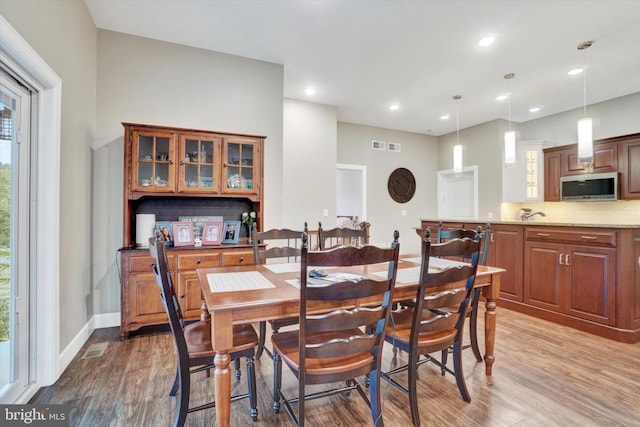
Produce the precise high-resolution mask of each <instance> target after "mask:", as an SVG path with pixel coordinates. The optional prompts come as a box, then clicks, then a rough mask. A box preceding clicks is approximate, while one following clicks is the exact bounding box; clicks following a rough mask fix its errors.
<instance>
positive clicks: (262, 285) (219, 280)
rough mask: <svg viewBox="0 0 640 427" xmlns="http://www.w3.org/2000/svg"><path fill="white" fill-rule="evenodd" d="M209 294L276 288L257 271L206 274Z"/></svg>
mask: <svg viewBox="0 0 640 427" xmlns="http://www.w3.org/2000/svg"><path fill="white" fill-rule="evenodd" d="M207 281H208V282H209V289H211V292H233V291H252V290H255V289H269V288H275V287H276V286H275V285H274V284H273V283H271V282H270V281H269V280H268V279H267V278H266V277H264V276H263V275H262V274H260V273H259V272H257V271H245V272H239V273H210V274H207Z"/></svg>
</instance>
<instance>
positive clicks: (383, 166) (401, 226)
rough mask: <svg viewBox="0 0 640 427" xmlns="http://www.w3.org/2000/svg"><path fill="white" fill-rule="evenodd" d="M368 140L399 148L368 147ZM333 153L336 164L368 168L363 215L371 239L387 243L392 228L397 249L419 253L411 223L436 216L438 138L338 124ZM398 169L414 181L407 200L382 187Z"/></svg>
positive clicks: (418, 245) (418, 222) (413, 225)
mask: <svg viewBox="0 0 640 427" xmlns="http://www.w3.org/2000/svg"><path fill="white" fill-rule="evenodd" d="M372 139H375V140H379V141H385V142H395V143H398V144H400V147H401V151H400V152H399V153H396V152H390V151H378V150H372V149H371V140H372ZM337 154H338V163H346V164H355V165H365V166H366V167H367V218H366V219H367V221H369V222H370V223H371V242H372V243H389V242H390V241H391V240H392V238H393V231H394V230H396V229H397V230H398V231H399V232H400V248H401V252H402V253H419V252H420V241H419V239H418V237H417V235H416V233H415V231H414V230H413V228H412V227H419V226H420V218H423V217H425V216H435V215H436V214H437V209H436V172H437V170H438V142H437V138H435V137H433V136H428V135H422V134H417V133H410V132H401V131H395V130H390V129H383V128H377V127H372V126H362V125H356V124H351V123H342V122H339V123H338V151H337ZM400 167H403V168H407V169H409V170H410V171H411V172H412V173H413V175H414V177H415V179H416V194H415V196H414V197H413V198H412V199H411V200H410V201H408V202H407V203H397V202H395V201H394V200H393V199H392V198H391V197H390V196H389V192H388V191H387V181H388V179H389V175H390V174H391V172H393V171H394V170H395V169H397V168H400ZM334 175H335V169H334ZM334 198H335V193H334ZM402 211H406V216H403V215H402V213H403V212H402ZM334 212H335V211H334ZM333 220H334V221H335V219H333Z"/></svg>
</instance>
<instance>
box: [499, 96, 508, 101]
mask: <svg viewBox="0 0 640 427" xmlns="http://www.w3.org/2000/svg"><path fill="white" fill-rule="evenodd" d="M507 98H509V95H498V96H496V101H504V100H505V99H507Z"/></svg>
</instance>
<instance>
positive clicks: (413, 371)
mask: <svg viewBox="0 0 640 427" xmlns="http://www.w3.org/2000/svg"><path fill="white" fill-rule="evenodd" d="M419 358H420V355H419V354H416V353H415V351H412V352H411V353H409V366H408V367H407V376H408V389H409V407H410V408H411V420H412V421H413V425H414V426H415V427H419V426H420V414H419V413H418V391H417V390H416V388H417V382H418V381H417V380H418V359H419Z"/></svg>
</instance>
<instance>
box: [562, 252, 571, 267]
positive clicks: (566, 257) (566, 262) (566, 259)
mask: <svg viewBox="0 0 640 427" xmlns="http://www.w3.org/2000/svg"><path fill="white" fill-rule="evenodd" d="M569 255H570V254H567V256H565V257H564V265H571V264H569Z"/></svg>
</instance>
